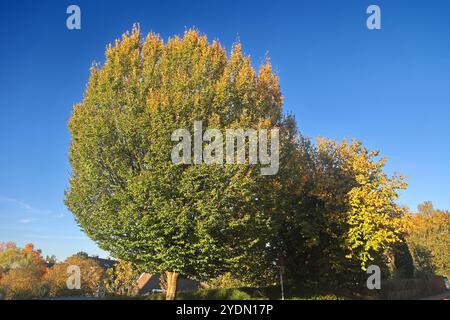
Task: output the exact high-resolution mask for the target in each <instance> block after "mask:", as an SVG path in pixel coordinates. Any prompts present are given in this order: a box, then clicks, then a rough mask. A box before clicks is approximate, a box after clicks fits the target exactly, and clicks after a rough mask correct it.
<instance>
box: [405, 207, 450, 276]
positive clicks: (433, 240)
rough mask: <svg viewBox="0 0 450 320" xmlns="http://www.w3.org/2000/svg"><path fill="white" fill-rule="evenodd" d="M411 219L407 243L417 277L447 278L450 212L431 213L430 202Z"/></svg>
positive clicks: (449, 271)
mask: <svg viewBox="0 0 450 320" xmlns="http://www.w3.org/2000/svg"><path fill="white" fill-rule="evenodd" d="M418 211H419V212H418V214H416V215H413V216H412V217H411V221H410V222H411V223H410V227H409V229H408V236H407V242H408V245H409V247H410V249H411V252H412V255H413V258H414V262H415V266H416V269H417V271H418V272H419V273H426V272H435V273H437V274H440V275H447V274H450V212H448V211H443V210H437V209H434V207H433V204H432V203H431V202H425V203H423V204H421V205H419V207H418Z"/></svg>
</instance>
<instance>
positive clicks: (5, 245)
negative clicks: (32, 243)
mask: <svg viewBox="0 0 450 320" xmlns="http://www.w3.org/2000/svg"><path fill="white" fill-rule="evenodd" d="M12 248H17V245H16V244H15V243H14V242H12V241H10V242H0V252H3V251H6V250H8V249H12Z"/></svg>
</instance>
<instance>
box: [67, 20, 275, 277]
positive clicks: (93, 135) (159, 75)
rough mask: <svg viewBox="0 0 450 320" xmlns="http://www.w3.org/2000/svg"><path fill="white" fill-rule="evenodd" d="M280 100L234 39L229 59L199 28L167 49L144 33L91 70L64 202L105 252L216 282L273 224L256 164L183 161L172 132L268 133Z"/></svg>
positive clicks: (74, 126)
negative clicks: (175, 152)
mask: <svg viewBox="0 0 450 320" xmlns="http://www.w3.org/2000/svg"><path fill="white" fill-rule="evenodd" d="M280 109H281V94H280V91H279V86H278V79H277V77H276V76H275V75H273V74H272V72H271V69H270V66H269V64H268V63H267V64H266V65H265V66H263V67H262V69H261V72H260V74H259V75H257V74H256V71H255V70H254V69H253V67H252V65H251V62H250V58H249V57H246V56H244V55H243V54H242V49H241V45H240V44H236V45H235V46H234V48H233V51H232V53H231V58H230V59H228V58H227V54H226V51H225V50H224V48H223V47H222V46H221V45H220V44H219V43H218V42H217V41H214V42H213V43H212V44H210V43H208V41H207V39H206V37H205V36H202V35H200V34H199V33H198V32H197V31H196V30H188V31H186V32H185V34H184V36H183V38H181V37H178V36H176V37H173V38H171V39H169V40H168V42H167V43H166V44H165V43H164V42H163V41H162V40H161V39H160V38H159V36H157V35H155V34H149V35H148V36H147V37H146V39H145V40H143V39H142V38H141V35H140V31H139V28H138V27H135V28H133V32H132V33H131V34H128V33H127V34H125V35H124V36H123V37H122V40H120V41H116V43H115V44H114V45H111V46H109V47H108V48H107V51H106V61H105V63H104V65H103V66H102V67H100V66H95V67H93V68H92V70H91V78H90V80H89V84H88V87H87V89H86V93H85V96H84V98H83V101H82V102H81V103H80V104H79V105H77V106H75V107H74V111H73V114H72V117H71V119H70V122H69V129H70V132H71V135H72V144H71V148H70V162H71V165H72V169H73V172H72V177H71V179H70V188H69V190H67V192H66V204H67V206H68V207H69V209H70V210H71V211H72V212H73V213H74V216H75V217H76V219H77V221H78V223H79V224H80V226H81V227H82V228H83V230H84V231H85V232H86V233H87V234H88V235H89V237H91V238H92V239H93V240H94V241H96V242H97V243H98V244H99V245H100V247H101V248H103V249H105V250H107V251H109V252H111V254H112V255H114V256H115V257H117V258H121V259H123V260H127V261H131V262H133V263H135V264H137V265H139V266H140V267H141V269H143V270H146V271H148V272H164V271H176V272H180V273H182V274H184V275H185V276H189V277H192V278H194V279H199V280H203V279H209V278H211V277H214V276H217V275H219V274H221V273H222V272H223V271H225V270H228V269H230V268H231V267H233V266H234V265H235V264H236V262H237V261H239V260H242V259H243V257H244V254H245V253H246V252H247V251H248V250H250V248H251V247H252V246H253V244H254V242H255V238H258V237H259V234H260V232H259V229H261V228H263V227H266V228H267V223H266V222H265V221H266V220H265V219H266V212H263V208H262V206H261V205H260V204H259V203H257V202H255V199H257V198H258V197H259V198H261V196H259V195H258V194H259V193H260V192H261V189H260V188H259V185H260V184H261V183H263V182H262V180H261V179H263V178H261V177H260V175H259V171H258V170H256V168H252V167H250V166H248V165H225V166H206V165H199V166H183V165H180V166H177V165H174V164H173V163H172V162H171V159H170V155H171V150H172V148H173V143H172V141H171V139H170V138H171V134H172V132H173V131H174V130H175V129H179V128H186V127H188V126H190V125H191V124H192V123H193V122H194V121H195V120H203V122H204V124H205V127H206V126H210V125H211V126H216V127H218V128H220V129H226V128H232V127H242V128H259V127H265V128H270V127H272V126H273V125H275V124H276V123H278V122H279V117H280Z"/></svg>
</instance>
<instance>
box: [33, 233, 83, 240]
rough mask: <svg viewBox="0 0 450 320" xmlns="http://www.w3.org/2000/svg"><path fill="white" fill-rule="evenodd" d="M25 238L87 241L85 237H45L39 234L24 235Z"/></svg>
mask: <svg viewBox="0 0 450 320" xmlns="http://www.w3.org/2000/svg"><path fill="white" fill-rule="evenodd" d="M25 237H27V238H34V239H51V240H89V238H88V237H86V236H45V235H41V234H28V235H25Z"/></svg>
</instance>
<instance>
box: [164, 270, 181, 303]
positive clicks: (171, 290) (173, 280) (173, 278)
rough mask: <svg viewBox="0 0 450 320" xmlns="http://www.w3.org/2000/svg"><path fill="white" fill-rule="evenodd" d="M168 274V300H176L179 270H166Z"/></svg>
mask: <svg viewBox="0 0 450 320" xmlns="http://www.w3.org/2000/svg"><path fill="white" fill-rule="evenodd" d="M166 275H167V289H166V300H175V297H176V294H177V281H178V276H179V275H180V274H179V273H178V272H166Z"/></svg>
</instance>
